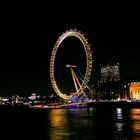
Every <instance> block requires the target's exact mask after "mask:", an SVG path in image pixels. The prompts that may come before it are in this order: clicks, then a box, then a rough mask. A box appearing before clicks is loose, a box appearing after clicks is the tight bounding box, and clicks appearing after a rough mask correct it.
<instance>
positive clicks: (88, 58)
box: [50, 29, 93, 101]
mask: <svg viewBox="0 0 140 140" xmlns="http://www.w3.org/2000/svg"><path fill="white" fill-rule="evenodd" d="M69 37H76V38H77V39H78V40H79V41H80V42H81V43H82V46H83V48H84V52H85V63H86V65H85V72H84V74H83V75H82V78H79V76H78V75H77V74H76V72H75V70H74V69H76V68H77V65H72V64H66V67H67V68H70V71H71V76H72V79H73V83H74V85H75V89H76V91H75V93H74V94H73V95H72V96H71V95H67V94H65V93H63V92H62V90H60V88H59V84H58V82H57V80H56V76H55V75H56V73H55V65H56V64H55V63H56V62H57V61H56V59H57V58H56V55H57V52H58V50H59V49H60V46H61V44H62V42H63V41H64V40H65V39H66V38H69ZM92 67H93V58H92V51H91V48H90V44H89V43H88V39H87V38H86V37H85V35H84V34H83V33H82V32H80V31H78V30H76V29H74V30H73V29H71V30H68V31H66V32H64V33H62V35H61V36H60V37H59V38H58V40H57V41H56V43H55V45H54V47H53V49H52V53H51V58H50V80H51V84H52V87H53V89H54V91H55V92H56V94H57V95H58V96H59V97H61V98H62V99H64V100H66V101H71V100H72V98H73V97H74V96H77V97H80V96H85V97H86V93H85V92H84V90H85V89H86V88H88V86H87V85H88V82H89V80H90V77H91V73H92ZM78 79H80V80H78ZM81 79H82V80H81Z"/></svg>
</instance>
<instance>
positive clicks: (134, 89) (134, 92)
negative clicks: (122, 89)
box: [129, 82, 140, 100]
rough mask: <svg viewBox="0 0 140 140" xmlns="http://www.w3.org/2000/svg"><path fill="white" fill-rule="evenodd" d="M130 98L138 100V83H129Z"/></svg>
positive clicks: (139, 94) (139, 93)
mask: <svg viewBox="0 0 140 140" xmlns="http://www.w3.org/2000/svg"><path fill="white" fill-rule="evenodd" d="M129 92H130V98H131V99H136V100H140V82H131V83H129Z"/></svg>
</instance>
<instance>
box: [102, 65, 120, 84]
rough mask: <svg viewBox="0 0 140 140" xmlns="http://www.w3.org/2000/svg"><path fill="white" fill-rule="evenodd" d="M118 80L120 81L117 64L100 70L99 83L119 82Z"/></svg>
mask: <svg viewBox="0 0 140 140" xmlns="http://www.w3.org/2000/svg"><path fill="white" fill-rule="evenodd" d="M119 80H120V68H119V63H117V64H113V65H107V66H104V67H102V68H101V81H100V83H105V82H109V81H119Z"/></svg>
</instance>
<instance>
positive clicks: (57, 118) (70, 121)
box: [0, 107, 140, 140]
mask: <svg viewBox="0 0 140 140" xmlns="http://www.w3.org/2000/svg"><path fill="white" fill-rule="evenodd" d="M0 120H1V123H0V134H1V135H0V136H1V137H2V138H3V137H5V138H10V139H29V138H30V139H33V140H34V139H39V140H106V139H107V140H139V139H140V109H138V108H133V109H126V108H113V109H112V108H106V107H102V108H90V109H87V108H75V109H44V110H38V109H37V110H30V109H29V110H14V109H13V110H4V111H0ZM5 138H4V139H5Z"/></svg>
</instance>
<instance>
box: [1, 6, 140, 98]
mask: <svg viewBox="0 0 140 140" xmlns="http://www.w3.org/2000/svg"><path fill="white" fill-rule="evenodd" d="M48 12H50V11H46V9H43V10H42V9H41V8H39V9H38V10H37V9H36V8H34V9H32V10H27V9H24V8H22V10H21V9H20V7H19V9H16V10H12V11H10V10H9V11H7V10H5V11H3V12H2V16H1V31H0V34H1V41H0V96H11V95H14V94H19V95H22V96H28V95H30V94H31V93H33V92H37V93H39V94H42V95H49V94H50V93H52V92H53V90H52V87H51V84H50V79H49V63H50V62H49V61H50V60H49V59H50V55H51V51H52V48H53V46H54V44H55V42H56V41H57V39H58V37H59V36H60V35H61V34H62V33H63V32H65V31H66V30H69V29H75V28H76V29H77V30H80V31H82V32H83V33H84V34H85V36H86V37H87V38H88V39H89V43H90V44H91V47H92V50H93V59H94V63H93V67H94V69H93V70H94V76H93V77H92V80H93V81H96V79H99V78H100V68H101V66H102V65H105V64H108V63H112V62H119V63H120V69H121V74H122V77H123V78H124V79H125V78H126V79H127V78H132V79H138V78H139V77H140V62H139V60H140V52H139V47H140V34H139V22H138V18H137V16H133V15H131V16H130V15H129V13H128V15H126V14H120V15H121V16H117V14H115V15H113V16H112V15H111V16H108V17H107V16H106V15H105V16H104V15H102V14H97V13H98V12H96V13H94V12H91V11H88V12H86V13H85V12H84V15H83V13H79V12H77V13H75V12H71V13H70V12H69V13H65V15H67V16H65V15H64V14H62V13H63V11H62V10H61V12H62V13H61V14H60V13H58V12H54V13H51V14H48ZM60 15H61V16H60ZM101 15H102V16H101ZM130 21H131V22H130ZM73 44H74V45H75V46H76V44H75V42H74V41H73ZM75 51H77V50H76V49H75ZM80 57H81V56H80ZM60 59H61V56H60Z"/></svg>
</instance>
